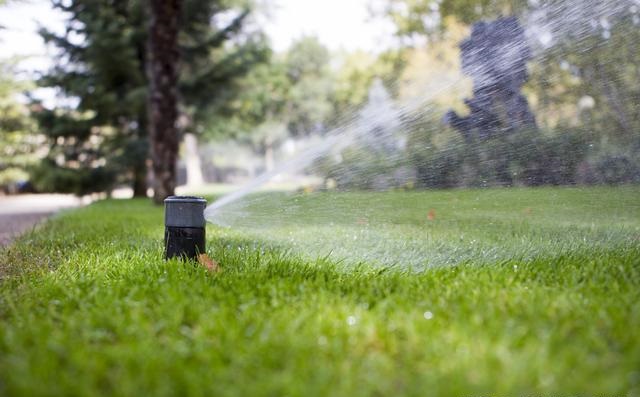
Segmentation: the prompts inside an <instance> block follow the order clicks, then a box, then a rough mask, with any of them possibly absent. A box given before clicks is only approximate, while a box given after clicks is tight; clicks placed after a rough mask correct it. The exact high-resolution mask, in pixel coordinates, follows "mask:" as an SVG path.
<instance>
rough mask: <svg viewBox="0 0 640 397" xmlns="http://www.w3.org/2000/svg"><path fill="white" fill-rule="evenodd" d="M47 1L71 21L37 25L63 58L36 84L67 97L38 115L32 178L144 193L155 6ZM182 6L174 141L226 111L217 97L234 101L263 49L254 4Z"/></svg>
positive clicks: (78, 188) (195, 0)
mask: <svg viewBox="0 0 640 397" xmlns="http://www.w3.org/2000/svg"><path fill="white" fill-rule="evenodd" d="M53 4H54V6H55V7H57V8H59V9H60V10H62V11H64V12H65V14H66V15H68V20H67V24H66V31H65V32H64V33H63V34H56V33H54V32H50V31H46V30H43V31H42V35H43V37H44V38H45V40H47V41H48V42H49V43H52V44H54V45H55V46H56V47H57V48H58V49H59V54H60V55H59V57H58V62H57V63H56V66H55V67H54V68H53V69H52V70H50V71H49V72H48V73H47V74H46V75H45V76H43V78H42V79H41V81H40V83H41V85H43V86H46V87H55V88H56V89H58V90H59V92H60V93H61V94H62V97H64V98H68V99H67V100H63V101H60V104H59V105H58V106H56V107H55V108H54V109H46V108H43V109H42V111H41V112H40V114H39V119H40V125H41V130H42V131H43V132H44V133H46V134H47V136H48V142H49V146H50V152H49V155H48V156H47V159H46V160H45V161H44V162H43V163H42V165H41V166H40V167H38V168H37V169H35V170H34V176H35V179H36V180H37V181H40V182H41V183H40V185H41V186H46V188H47V190H67V191H72V192H76V193H80V194H82V193H87V192H92V191H102V190H105V189H109V188H110V186H113V185H114V184H123V183H132V184H133V186H134V191H135V192H136V193H137V194H138V195H144V194H146V190H147V189H146V184H145V179H146V175H147V163H148V159H149V151H150V150H149V136H148V131H149V128H150V126H149V125H148V123H149V122H150V121H151V120H148V114H147V110H148V109H149V107H148V105H149V104H150V102H151V98H148V97H147V94H148V86H149V84H150V80H149V79H148V77H149V76H150V70H149V67H148V65H147V63H148V62H147V61H148V59H147V57H148V52H147V45H149V44H150V43H151V41H152V39H151V37H149V35H148V33H149V29H150V18H149V16H150V14H151V12H152V9H151V6H152V5H151V4H150V3H148V2H147V1H141V0H110V1H107V0H100V1H96V0H71V1H60V0H54V1H53ZM178 4H179V5H180V12H181V19H180V21H178V22H179V24H178V25H177V44H176V45H177V52H176V54H178V55H179V58H180V64H179V65H177V67H178V69H176V70H175V75H176V79H177V81H176V82H174V83H175V90H176V101H177V109H178V113H177V116H175V117H178V118H179V119H180V120H181V123H179V127H180V129H179V130H176V131H175V135H176V137H175V139H176V140H177V141H178V142H179V140H180V138H181V136H182V134H183V132H187V131H191V132H196V133H197V132H200V131H202V130H203V129H204V128H205V126H208V125H210V124H211V123H212V120H214V119H216V118H222V117H225V115H224V114H223V112H222V111H221V110H220V104H221V103H226V102H228V101H231V100H233V98H234V96H235V95H237V86H236V83H235V81H236V80H237V79H238V78H239V77H240V76H242V75H244V74H245V73H246V72H247V71H248V70H250V69H251V67H253V65H255V63H257V62H260V61H261V60H262V59H264V58H265V56H266V54H267V52H268V51H267V47H266V45H265V44H264V43H265V40H264V37H263V35H262V34H261V33H260V32H258V31H251V30H249V29H248V28H247V26H248V25H249V24H248V23H247V22H248V18H247V17H248V15H250V11H251V3H250V2H248V1H246V0H224V1H223V0H182V1H179V3H178ZM220 16H224V18H221V17H220ZM160 28H162V27H160ZM176 59H177V58H176ZM156 83H158V82H156ZM161 83H162V82H161ZM172 84H173V83H172ZM69 99H70V100H69ZM185 120H186V121H187V122H183V121H185ZM157 121H158V120H156V122H157ZM156 127H157V125H156ZM154 128H155V127H154ZM163 144H164V143H163ZM161 175H162V174H161ZM173 175H174V176H175V173H173ZM174 183H175V182H174Z"/></svg>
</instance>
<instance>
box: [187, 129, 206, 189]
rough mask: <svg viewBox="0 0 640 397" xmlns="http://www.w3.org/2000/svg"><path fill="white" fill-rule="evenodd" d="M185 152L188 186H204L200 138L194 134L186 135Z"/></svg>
mask: <svg viewBox="0 0 640 397" xmlns="http://www.w3.org/2000/svg"><path fill="white" fill-rule="evenodd" d="M184 151H185V159H184V162H185V165H186V167H187V185H188V186H202V185H203V184H204V177H203V176H202V162H201V161H200V153H199V152H198V138H196V136H195V135H194V134H191V133H187V134H184Z"/></svg>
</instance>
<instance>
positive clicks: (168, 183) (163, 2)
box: [147, 0, 181, 204]
mask: <svg viewBox="0 0 640 397" xmlns="http://www.w3.org/2000/svg"><path fill="white" fill-rule="evenodd" d="M149 4H150V11H151V12H150V14H151V15H150V17H151V18H150V22H149V43H148V59H147V73H148V76H149V96H148V97H149V104H148V106H149V108H148V112H149V118H148V122H149V139H150V143H151V159H152V161H153V174H154V182H153V190H154V193H153V201H154V202H155V203H156V204H161V203H162V202H163V200H164V199H165V198H166V197H167V196H171V195H173V194H174V191H175V187H176V161H177V158H178V145H179V141H180V140H179V137H178V129H177V126H176V121H177V118H178V106H177V102H178V66H179V65H178V63H179V51H178V21H179V17H180V5H181V0H150V1H149Z"/></svg>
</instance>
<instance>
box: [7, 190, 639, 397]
mask: <svg viewBox="0 0 640 397" xmlns="http://www.w3.org/2000/svg"><path fill="white" fill-rule="evenodd" d="M639 193H640V192H638V189H637V188H606V189H604V188H591V189H549V188H545V189H493V190H491V189H488V190H469V191H455V192H454V191H450V192H422V193H407V192H404V193H399V192H397V193H378V194H371V193H367V194H354V195H350V197H351V202H352V203H354V204H356V205H357V204H358V203H363V202H366V203H367V205H368V206H370V207H371V208H374V209H375V211H377V212H378V213H379V214H381V215H382V216H384V217H385V219H388V220H389V221H395V223H396V226H392V224H391V223H389V222H387V223H384V224H382V225H370V226H369V227H368V228H369V229H370V230H372V231H375V232H376V233H385V232H388V231H390V230H394V231H397V232H398V233H399V236H401V237H402V239H403V240H404V241H408V242H411V241H412V240H413V239H418V243H422V244H426V245H428V246H429V247H430V248H432V247H441V248H442V249H446V250H447V251H451V249H455V248H456V247H457V248H458V249H460V250H464V249H471V248H474V247H477V253H478V254H477V256H475V257H474V258H475V259H474V260H470V261H467V262H465V263H455V262H454V263H450V264H449V265H448V266H442V267H438V268H433V269H428V270H425V271H423V272H418V273H412V272H403V271H401V270H398V269H396V270H393V269H388V270H386V271H381V270H380V269H379V268H375V267H373V266H370V265H368V264H365V265H360V266H356V267H350V268H344V266H342V265H341V264H339V263H333V262H330V261H329V260H305V259H301V258H300V257H298V256H296V255H294V254H291V253H287V252H283V251H282V250H281V249H278V248H275V247H273V246H272V245H270V244H269V243H268V242H265V241H264V240H255V239H254V240H248V239H247V237H246V235H242V234H239V233H235V232H232V231H229V230H221V229H218V228H215V227H211V226H210V227H209V228H208V231H207V232H208V235H209V236H210V237H209V241H208V245H209V249H208V252H209V254H210V255H211V256H212V257H214V258H215V259H216V260H218V261H219V262H220V264H221V266H222V269H223V270H222V273H220V274H208V273H207V272H206V271H205V270H204V269H202V268H200V267H198V266H194V265H193V264H191V263H186V264H185V263H180V262H176V261H169V262H165V261H163V260H162V254H161V250H162V211H161V209H159V208H155V207H153V206H152V205H151V204H150V203H148V202H147V201H142V200H138V201H126V202H125V201H103V202H100V203H97V204H94V205H91V206H89V207H87V208H83V209H81V210H78V211H75V212H72V213H65V214H62V215H61V216H59V217H57V218H55V219H53V220H52V221H50V222H49V223H48V224H47V225H46V226H45V227H44V228H42V229H40V230H38V231H36V232H34V233H31V234H29V235H27V236H25V237H23V238H22V239H21V240H20V241H18V242H17V243H16V245H14V246H13V247H11V248H9V249H6V250H4V251H2V253H0V255H1V258H2V259H1V260H0V263H2V265H1V266H2V268H1V269H2V270H1V272H2V273H1V274H2V278H0V284H1V288H0V323H1V325H2V326H1V327H0V390H1V391H2V394H3V395H8V396H11V395H31V396H41V395H47V396H56V395H60V396H62V395H66V396H68V395H94V396H100V395H118V396H120V395H122V396H125V395H141V394H143V395H155V396H169V395H181V396H191V395H193V396H199V395H216V396H235V395H251V396H272V395H307V396H316V395H318V396H326V395H334V396H371V395H423V394H424V393H425V390H427V391H428V393H429V394H430V395H435V396H438V395H442V396H452V395H494V394H495V395H558V394H561V395H565V394H566V395H592V394H593V395H636V394H638V392H639V388H640V383H639V380H638V377H637V376H636V375H635V374H636V371H637V368H638V366H639V365H640V361H639V357H640V340H638V338H637V335H636V333H635V332H633V330H634V329H638V328H639V327H640V311H639V309H638V305H637V302H638V299H639V298H640V296H639V295H638V291H639V290H640V289H639V287H640V273H639V272H638V258H639V257H640V252H639V249H638V244H637V235H638V232H639V231H640V223H639V222H640V213H638V207H637V205H635V204H636V203H637V197H638V194H639ZM341 197H344V196H341ZM314 200H321V201H322V200H325V202H326V203H335V200H334V199H333V198H332V197H331V195H317V196H308V197H307V199H306V202H307V204H309V205H312V206H313V201H314ZM389 208H393V209H394V210H389ZM429 208H435V209H436V212H437V217H436V219H435V220H434V221H431V222H429V221H427V220H426V219H425V217H426V212H427V211H428V209H429ZM527 208H529V209H530V211H531V213H530V214H529V215H527V213H525V212H523V211H524V210H525V209H527ZM299 214H301V215H303V216H310V215H311V213H310V212H308V211H303V212H300V213H299ZM355 216H356V215H355V214H354V217H355ZM354 217H349V218H345V219H341V220H340V222H339V223H338V224H336V225H331V226H327V229H328V231H327V235H329V233H332V234H333V236H334V239H340V240H341V241H340V244H345V245H350V247H351V248H354V249H358V247H359V246H361V244H362V243H361V242H360V241H359V240H358V241H354V240H352V239H351V238H350V237H351V235H352V234H354V233H355V230H359V229H361V228H362V225H356V224H355V219H354ZM318 226H319V223H317V222H315V221H314V222H310V219H309V218H304V217H303V218H298V223H296V224H294V227H296V228H297V229H298V230H308V231H310V232H314V231H315V228H317V227H318ZM400 226H402V228H401V229H399V227H400ZM356 228H357V229H356ZM345 236H349V238H348V239H347V238H344V237H345ZM383 242H384V240H382V241H380V240H379V241H378V246H381V245H383V244H382V243H383ZM496 246H498V247H499V249H497V250H496V249H495V247H496ZM306 248H307V244H304V245H303V248H302V249H303V250H305V249H306ZM405 251H406V248H400V249H398V250H397V251H395V252H396V254H397V255H398V257H400V255H402V254H403V252H405ZM496 253H497V254H500V253H505V254H506V255H507V257H506V258H504V257H499V259H496V256H495V255H496ZM52 374H55V376H54V375H52Z"/></svg>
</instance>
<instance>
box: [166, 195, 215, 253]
mask: <svg viewBox="0 0 640 397" xmlns="http://www.w3.org/2000/svg"><path fill="white" fill-rule="evenodd" d="M206 206H207V200H205V199H203V198H202V197H188V196H171V197H167V198H166V199H165V200H164V257H165V259H171V258H175V257H179V258H182V259H187V260H197V259H198V255H199V254H204V253H205V220H204V209H205V207H206Z"/></svg>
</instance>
